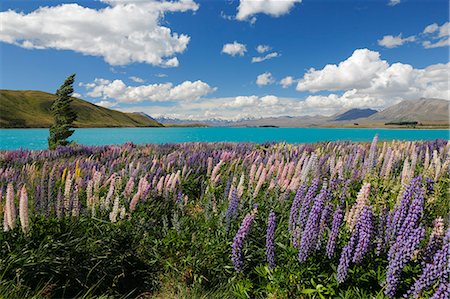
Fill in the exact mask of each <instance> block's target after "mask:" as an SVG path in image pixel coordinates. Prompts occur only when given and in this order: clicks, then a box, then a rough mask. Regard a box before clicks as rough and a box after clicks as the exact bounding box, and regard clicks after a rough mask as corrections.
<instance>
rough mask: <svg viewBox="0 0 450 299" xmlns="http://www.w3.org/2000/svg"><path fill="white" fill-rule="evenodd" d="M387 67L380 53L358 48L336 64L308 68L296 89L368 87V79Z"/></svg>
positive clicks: (313, 90)
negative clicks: (316, 68)
mask: <svg viewBox="0 0 450 299" xmlns="http://www.w3.org/2000/svg"><path fill="white" fill-rule="evenodd" d="M387 67H388V63H387V62H386V61H384V60H380V53H378V52H374V51H370V50H368V49H358V50H355V51H354V52H353V54H352V56H350V57H349V58H347V59H346V60H344V61H342V62H340V63H339V64H338V65H336V64H327V65H326V66H325V67H324V68H323V69H321V70H315V69H313V68H311V69H310V70H308V72H307V73H306V74H305V75H304V76H303V78H302V79H300V81H299V82H298V84H297V90H298V91H311V92H317V91H320V90H330V91H336V90H346V89H351V88H365V87H369V86H370V80H371V79H372V78H373V77H374V76H375V75H376V74H377V73H379V72H380V71H383V70H385V69H386V68H387Z"/></svg>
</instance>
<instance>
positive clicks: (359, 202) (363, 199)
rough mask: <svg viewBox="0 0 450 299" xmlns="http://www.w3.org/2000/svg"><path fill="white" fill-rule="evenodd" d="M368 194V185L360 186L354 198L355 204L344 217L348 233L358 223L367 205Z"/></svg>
mask: <svg viewBox="0 0 450 299" xmlns="http://www.w3.org/2000/svg"><path fill="white" fill-rule="evenodd" d="M369 193H370V183H366V184H364V185H362V187H361V190H359V193H358V196H357V197H356V203H355V204H354V205H353V207H352V208H351V210H350V212H349V213H348V214H347V215H346V217H345V218H346V221H347V226H348V228H349V229H350V231H353V229H354V227H355V225H356V223H357V222H358V221H359V217H360V216H361V213H362V211H363V209H364V207H365V206H366V205H367V204H368V198H369Z"/></svg>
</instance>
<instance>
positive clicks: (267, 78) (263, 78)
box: [256, 72, 275, 86]
mask: <svg viewBox="0 0 450 299" xmlns="http://www.w3.org/2000/svg"><path fill="white" fill-rule="evenodd" d="M273 82H275V79H274V78H273V76H272V74H271V73H269V72H265V73H262V74H261V75H258V77H256V85H258V86H264V85H269V84H272V83H273Z"/></svg>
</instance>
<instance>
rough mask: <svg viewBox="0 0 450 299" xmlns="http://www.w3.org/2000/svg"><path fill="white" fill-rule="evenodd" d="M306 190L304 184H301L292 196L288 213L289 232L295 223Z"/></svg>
mask: <svg viewBox="0 0 450 299" xmlns="http://www.w3.org/2000/svg"><path fill="white" fill-rule="evenodd" d="M305 192H306V186H301V187H300V188H299V189H298V190H297V193H296V194H295V196H294V200H293V201H292V206H291V212H290V214H289V225H288V229H289V232H292V230H293V228H294V226H295V224H296V223H297V216H298V213H299V209H300V204H301V202H302V199H303V196H304V194H305Z"/></svg>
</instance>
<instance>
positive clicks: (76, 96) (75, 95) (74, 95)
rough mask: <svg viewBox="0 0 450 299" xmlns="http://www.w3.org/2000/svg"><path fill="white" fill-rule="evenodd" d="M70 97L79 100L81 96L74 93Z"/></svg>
mask: <svg viewBox="0 0 450 299" xmlns="http://www.w3.org/2000/svg"><path fill="white" fill-rule="evenodd" d="M72 96H73V97H74V98H79V99H81V94H79V93H78V92H74V93H73V94H72Z"/></svg>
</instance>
